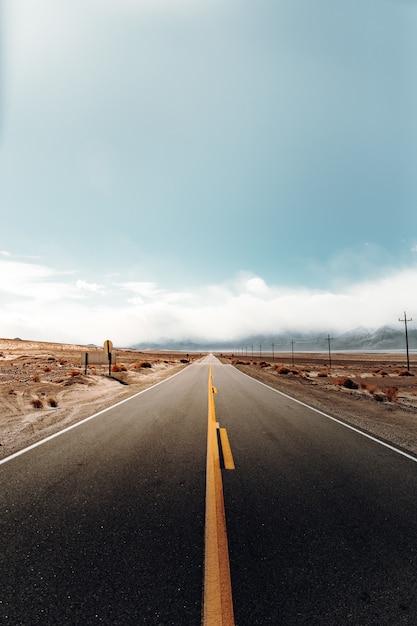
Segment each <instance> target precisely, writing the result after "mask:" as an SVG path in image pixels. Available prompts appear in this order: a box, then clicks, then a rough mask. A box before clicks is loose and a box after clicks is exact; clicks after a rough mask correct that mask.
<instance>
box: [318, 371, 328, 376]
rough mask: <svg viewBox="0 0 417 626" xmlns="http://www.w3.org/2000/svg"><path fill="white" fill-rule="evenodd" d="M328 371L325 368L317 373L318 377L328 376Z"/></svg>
mask: <svg viewBox="0 0 417 626" xmlns="http://www.w3.org/2000/svg"><path fill="white" fill-rule="evenodd" d="M328 375H329V374H328V372H326V371H325V370H323V371H322V372H319V373H318V374H317V378H326V377H327V376H328Z"/></svg>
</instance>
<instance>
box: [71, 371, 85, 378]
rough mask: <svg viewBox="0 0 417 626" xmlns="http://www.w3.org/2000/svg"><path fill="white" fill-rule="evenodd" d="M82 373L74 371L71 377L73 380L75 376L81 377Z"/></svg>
mask: <svg viewBox="0 0 417 626" xmlns="http://www.w3.org/2000/svg"><path fill="white" fill-rule="evenodd" d="M81 373H82V372H80V370H72V371H71V372H70V376H71V378H75V376H81Z"/></svg>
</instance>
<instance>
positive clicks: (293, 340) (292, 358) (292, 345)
mask: <svg viewBox="0 0 417 626" xmlns="http://www.w3.org/2000/svg"><path fill="white" fill-rule="evenodd" d="M295 343H296V341H295V339H291V361H292V364H293V365H294V344H295Z"/></svg>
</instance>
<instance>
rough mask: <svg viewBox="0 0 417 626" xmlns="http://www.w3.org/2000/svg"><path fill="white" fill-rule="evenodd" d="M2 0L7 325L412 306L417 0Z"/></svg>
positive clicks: (197, 327)
mask: <svg viewBox="0 0 417 626" xmlns="http://www.w3.org/2000/svg"><path fill="white" fill-rule="evenodd" d="M0 6H1V18H2V19H1V41H2V43H1V53H2V56H1V90H0V106H1V117H0V211H1V218H2V220H1V225H2V228H1V230H0V336H3V337H14V336H19V337H22V338H26V339H44V340H51V341H73V342H79V343H90V342H94V343H101V342H102V341H103V340H104V339H106V338H107V337H110V338H111V339H112V340H113V341H114V342H115V343H116V344H123V345H129V344H132V343H140V342H144V341H150V342H152V341H158V340H161V339H184V338H190V339H193V340H197V341H198V340H204V339H208V340H215V339H219V340H229V339H230V340H235V339H236V340H238V339H239V338H240V337H243V336H245V335H246V334H252V333H263V334H265V335H269V334H273V333H274V332H280V331H281V330H289V329H294V330H303V331H306V330H307V331H310V330H311V332H314V333H317V332H325V333H327V332H332V333H333V332H337V331H342V330H347V329H350V328H354V327H356V326H366V327H371V328H372V327H377V326H379V325H382V324H392V325H394V326H395V325H396V324H397V323H398V322H397V320H398V317H400V316H401V317H402V316H403V312H404V310H406V311H407V314H409V315H410V316H412V315H414V316H415V318H416V320H417V290H416V288H415V286H416V278H417V211H416V206H417V177H416V175H415V173H416V164H417V80H416V78H417V76H416V70H417V2H414V1H411V0H410V1H405V0H346V1H345V0H259V1H257V2H249V1H248V0H239V1H238V0H199V1H197V0H118V1H117V2H115V1H114V0H37V1H36V2H32V0H3V2H2V4H1V5H0Z"/></svg>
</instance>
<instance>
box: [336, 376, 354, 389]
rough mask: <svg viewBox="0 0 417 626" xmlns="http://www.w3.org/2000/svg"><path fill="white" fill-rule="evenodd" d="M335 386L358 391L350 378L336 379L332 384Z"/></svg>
mask: <svg viewBox="0 0 417 626" xmlns="http://www.w3.org/2000/svg"><path fill="white" fill-rule="evenodd" d="M334 384H335V385H339V387H345V388H346V389H359V385H358V383H355V381H354V380H352V379H351V378H349V377H347V378H337V379H336V380H335V382H334Z"/></svg>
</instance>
